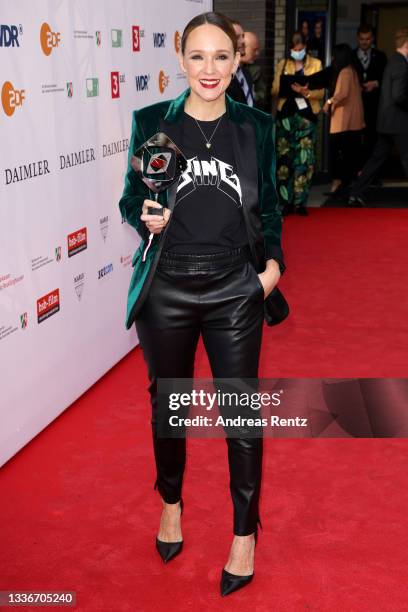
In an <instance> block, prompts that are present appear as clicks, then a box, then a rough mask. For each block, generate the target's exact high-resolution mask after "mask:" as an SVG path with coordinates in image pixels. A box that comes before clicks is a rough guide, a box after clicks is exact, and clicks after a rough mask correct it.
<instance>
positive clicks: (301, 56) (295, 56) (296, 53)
mask: <svg viewBox="0 0 408 612" xmlns="http://www.w3.org/2000/svg"><path fill="white" fill-rule="evenodd" d="M290 55H291V57H292V58H293V59H294V60H297V61H298V62H301V61H302V59H304V58H305V55H306V49H302V50H301V51H291V52H290Z"/></svg>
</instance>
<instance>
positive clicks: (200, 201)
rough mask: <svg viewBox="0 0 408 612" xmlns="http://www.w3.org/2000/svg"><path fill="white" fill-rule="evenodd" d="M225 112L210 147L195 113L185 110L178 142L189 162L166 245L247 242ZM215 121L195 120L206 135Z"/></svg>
mask: <svg viewBox="0 0 408 612" xmlns="http://www.w3.org/2000/svg"><path fill="white" fill-rule="evenodd" d="M226 117H227V116H226V114H224V115H223V117H222V119H221V121H220V123H219V125H218V128H217V130H216V131H215V134H214V136H213V138H212V139H211V148H210V149H208V148H207V147H206V144H205V139H204V136H203V135H202V133H201V132H200V129H199V127H198V126H197V124H196V122H195V120H194V118H193V117H191V116H190V115H187V113H184V118H183V126H182V141H181V143H180V148H181V150H182V152H183V154H184V156H185V157H186V158H187V161H188V166H187V169H186V170H185V172H184V173H183V175H182V176H181V177H180V179H179V182H178V186H177V196H176V203H175V206H174V209H173V212H172V217H173V218H172V219H171V223H170V226H169V228H168V230H167V233H166V237H165V242H164V245H163V248H164V249H165V250H169V251H174V252H177V253H216V252H219V251H225V250H228V249H235V248H236V247H242V246H244V245H246V244H248V236H247V233H246V227H245V222H244V217H243V214H242V192H241V184H240V180H239V177H238V176H237V174H236V170H235V161H234V156H233V151H232V142H231V137H230V133H229V130H228V124H227V120H226ZM217 122H218V119H216V120H215V121H200V122H199V124H200V127H201V129H202V130H203V132H204V134H205V135H206V137H207V139H209V138H210V137H211V134H212V133H213V131H214V128H215V126H216V125H217Z"/></svg>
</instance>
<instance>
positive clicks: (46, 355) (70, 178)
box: [0, 0, 212, 465]
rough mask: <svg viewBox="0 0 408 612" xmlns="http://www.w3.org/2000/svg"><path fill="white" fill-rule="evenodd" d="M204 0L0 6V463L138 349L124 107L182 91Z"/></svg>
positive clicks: (45, 0) (207, 1)
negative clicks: (179, 51) (182, 43)
mask: <svg viewBox="0 0 408 612" xmlns="http://www.w3.org/2000/svg"><path fill="white" fill-rule="evenodd" d="M211 8H212V0H148V1H143V0H36V1H35V2H32V0H19V1H18V2H10V1H9V0H0V89H1V105H0V377H1V379H0V383H1V386H0V407H1V409H0V465H2V464H3V463H4V462H5V461H7V460H8V459H9V458H10V457H11V456H12V455H13V454H14V453H16V452H17V451H18V450H19V449H20V448H21V447H22V446H23V445H24V444H26V443H27V442H28V441H29V440H31V439H32V438H33V437H34V436H35V435H36V434H37V433H38V432H39V431H41V430H42V429H43V428H44V427H45V426H46V425H47V424H48V423H50V422H51V421H52V420H53V419H54V418H55V417H56V416H57V415H58V414H60V413H61V412H62V411H63V410H64V409H65V408H67V406H69V405H70V404H71V403H72V402H73V401H74V400H75V399H76V398H78V397H79V396H80V395H81V394H82V393H83V392H84V391H85V390H86V389H88V388H89V387H90V386H91V385H92V384H93V383H95V382H96V381H97V380H98V379H99V378H100V377H101V376H102V375H103V374H104V373H105V372H106V371H107V370H109V369H110V368H111V367H112V366H113V365H114V364H115V363H116V362H117V361H119V360H120V359H121V358H122V357H123V356H124V355H125V354H126V353H127V352H128V351H129V350H131V349H132V348H133V347H134V346H135V345H136V343H137V337H136V334H135V331H134V328H133V329H132V330H129V331H126V329H125V313H126V297H127V289H128V284H129V280H130V276H131V259H132V255H133V252H134V251H135V249H136V248H137V246H138V244H139V238H138V235H137V233H136V232H135V230H134V229H133V228H132V227H130V226H128V225H127V224H126V223H123V222H122V219H121V215H120V212H119V208H118V201H119V199H120V196H121V193H122V189H123V180H124V173H125V170H126V160H127V147H128V140H129V138H130V128H131V112H132V110H133V109H135V108H140V107H142V106H145V105H146V104H150V103H153V102H155V101H157V100H159V99H169V98H173V97H175V96H176V95H178V94H179V93H180V92H181V91H182V90H183V89H185V87H186V81H185V79H184V78H183V76H182V75H181V74H180V73H179V67H178V62H177V56H176V48H177V45H178V42H179V35H180V34H181V32H182V30H183V28H184V26H185V24H186V23H187V21H188V20H189V19H190V18H191V17H193V16H194V15H195V14H198V13H201V12H203V11H205V10H211Z"/></svg>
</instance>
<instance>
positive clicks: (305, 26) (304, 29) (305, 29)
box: [299, 19, 310, 45]
mask: <svg viewBox="0 0 408 612" xmlns="http://www.w3.org/2000/svg"><path fill="white" fill-rule="evenodd" d="M299 30H300V31H301V32H302V34H303V36H304V39H305V41H306V45H307V44H308V43H309V38H310V27H309V22H308V20H307V19H303V21H302V23H301V24H300V28H299Z"/></svg>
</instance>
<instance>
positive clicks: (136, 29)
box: [132, 25, 145, 53]
mask: <svg viewBox="0 0 408 612" xmlns="http://www.w3.org/2000/svg"><path fill="white" fill-rule="evenodd" d="M144 35H145V32H144V30H141V29H140V26H138V25H135V26H132V49H133V51H134V52H136V53H137V52H138V51H140V39H141V38H144Z"/></svg>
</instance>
